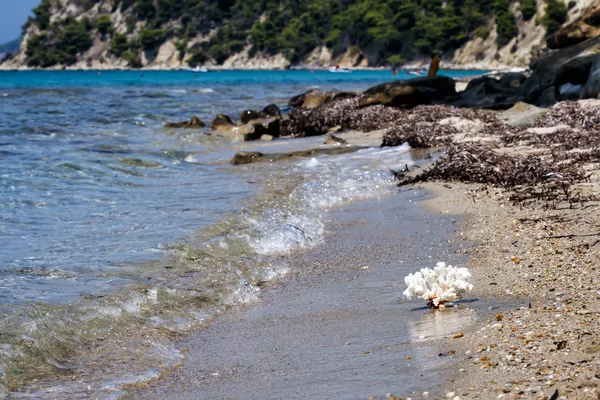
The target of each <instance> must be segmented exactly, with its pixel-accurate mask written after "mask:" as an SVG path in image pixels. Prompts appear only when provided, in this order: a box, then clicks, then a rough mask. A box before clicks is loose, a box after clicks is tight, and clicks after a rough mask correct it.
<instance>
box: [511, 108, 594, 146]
mask: <svg viewBox="0 0 600 400" xmlns="http://www.w3.org/2000/svg"><path fill="white" fill-rule="evenodd" d="M544 128H546V129H544ZM502 142H503V144H504V145H507V146H516V145H527V146H535V147H539V146H543V147H555V148H558V149H560V150H572V149H589V148H595V147H600V108H598V107H589V106H587V107H586V106H584V105H582V104H581V103H578V102H572V101H570V102H562V103H558V104H557V105H555V106H554V107H552V109H550V111H549V112H548V114H546V115H545V116H544V117H542V118H541V119H540V120H539V121H537V122H536V124H535V126H534V128H532V129H527V130H522V131H518V130H517V131H515V130H512V131H505V132H504V133H503V135H502Z"/></svg>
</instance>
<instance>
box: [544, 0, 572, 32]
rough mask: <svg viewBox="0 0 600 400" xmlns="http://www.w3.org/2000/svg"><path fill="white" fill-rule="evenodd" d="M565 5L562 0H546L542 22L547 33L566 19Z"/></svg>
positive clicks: (556, 28)
mask: <svg viewBox="0 0 600 400" xmlns="http://www.w3.org/2000/svg"><path fill="white" fill-rule="evenodd" d="M567 12H568V10H567V6H566V4H565V3H564V2H563V1H562V0H546V9H545V14H544V16H543V17H542V23H543V24H544V26H545V27H546V31H547V32H548V33H552V32H555V31H556V30H558V28H560V27H561V25H562V24H564V23H565V22H566V21H567Z"/></svg>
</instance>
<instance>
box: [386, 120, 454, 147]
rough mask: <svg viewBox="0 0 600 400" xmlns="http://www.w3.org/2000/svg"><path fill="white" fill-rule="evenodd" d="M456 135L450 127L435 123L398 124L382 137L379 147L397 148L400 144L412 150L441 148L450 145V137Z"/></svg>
mask: <svg viewBox="0 0 600 400" xmlns="http://www.w3.org/2000/svg"><path fill="white" fill-rule="evenodd" d="M456 133H458V131H457V130H456V129H455V128H453V127H451V126H443V125H440V124H438V123H435V122H417V123H406V124H399V125H396V126H394V127H393V128H391V129H390V130H388V131H387V132H386V133H385V134H384V136H383V143H382V144H381V147H391V146H399V145H401V144H402V143H408V145H409V146H410V147H412V148H414V149H417V148H428V147H436V146H442V145H446V144H449V143H450V136H451V135H454V134H456Z"/></svg>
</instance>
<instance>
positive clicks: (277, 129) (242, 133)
mask: <svg viewBox="0 0 600 400" xmlns="http://www.w3.org/2000/svg"><path fill="white" fill-rule="evenodd" d="M213 129H214V132H215V134H216V135H217V136H223V137H229V138H233V139H234V140H237V141H240V142H248V141H251V140H259V139H261V138H262V136H267V135H268V136H271V137H272V138H275V137H279V136H280V134H281V122H280V119H279V118H259V119H255V120H252V121H250V122H248V123H247V124H244V125H235V124H233V125H230V124H222V125H217V126H215V127H214V128H213Z"/></svg>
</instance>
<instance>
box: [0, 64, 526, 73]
mask: <svg viewBox="0 0 600 400" xmlns="http://www.w3.org/2000/svg"><path fill="white" fill-rule="evenodd" d="M444 67H445V68H443V69H441V70H440V71H485V72H495V73H504V72H523V71H527V67H523V66H510V65H505V66H499V67H497V68H482V67H483V66H482V65H481V64H472V65H471V64H467V65H454V64H450V65H444ZM206 68H207V69H208V73H210V72H219V71H229V72H232V71H233V72H234V71H244V72H251V71H324V72H330V71H329V68H331V67H311V66H309V65H305V66H298V67H291V68H229V67H215V66H210V67H206ZM420 68H422V66H420V65H417V64H414V66H413V65H412V64H411V65H410V66H405V67H400V68H398V71H412V70H415V69H420ZM351 70H352V71H391V70H392V67H391V66H390V67H356V68H354V67H353V68H351ZM27 71H51V72H57V71H84V72H105V71H106V72H114V71H119V72H121V71H134V72H135V71H157V72H165V71H167V72H172V71H182V72H194V71H193V70H190V69H185V68H170V69H169V68H152V67H149V68H62V67H61V68H33V67H21V68H6V69H5V68H2V67H1V66H0V72H27ZM197 73H198V74H204V73H206V72H197Z"/></svg>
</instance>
